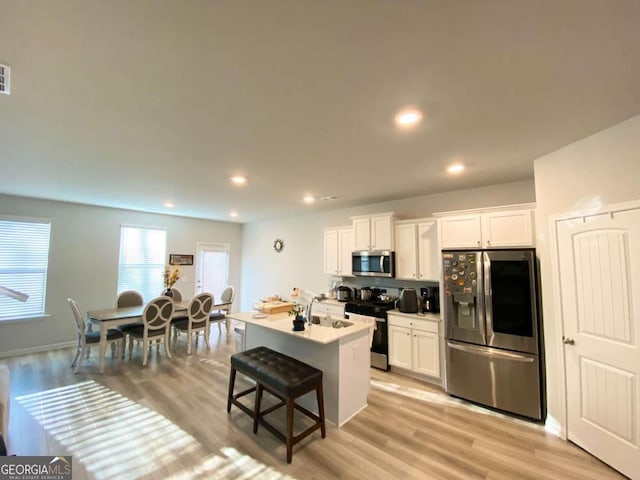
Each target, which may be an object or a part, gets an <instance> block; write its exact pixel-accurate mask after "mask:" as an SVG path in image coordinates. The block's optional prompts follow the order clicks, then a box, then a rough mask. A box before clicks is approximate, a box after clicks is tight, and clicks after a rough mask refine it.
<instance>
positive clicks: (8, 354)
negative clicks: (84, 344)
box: [0, 341, 97, 358]
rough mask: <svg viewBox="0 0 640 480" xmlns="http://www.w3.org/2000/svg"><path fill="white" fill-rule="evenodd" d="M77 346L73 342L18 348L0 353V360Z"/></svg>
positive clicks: (76, 343) (75, 342)
mask: <svg viewBox="0 0 640 480" xmlns="http://www.w3.org/2000/svg"><path fill="white" fill-rule="evenodd" d="M77 345H78V342H77V341H73V342H63V343H54V344H51V345H40V346H38V347H29V348H20V349H18V350H6V351H4V352H0V358H7V357H17V356H19V355H27V354H30V353H39V352H48V351H50V350H59V349H61V348H69V347H75V346H77ZM96 346H97V345H96ZM69 358H71V357H69Z"/></svg>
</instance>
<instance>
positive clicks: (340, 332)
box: [229, 312, 371, 344]
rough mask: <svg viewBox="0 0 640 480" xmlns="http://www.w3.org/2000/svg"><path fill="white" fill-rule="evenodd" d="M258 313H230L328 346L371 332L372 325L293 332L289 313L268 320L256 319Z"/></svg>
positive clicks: (236, 317)
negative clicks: (346, 338)
mask: <svg viewBox="0 0 640 480" xmlns="http://www.w3.org/2000/svg"><path fill="white" fill-rule="evenodd" d="M256 313H257V312H239V313H230V314H229V317H231V318H233V319H235V320H239V321H241V322H245V323H248V324H252V325H258V326H261V327H264V328H268V329H270V330H276V331H278V332H281V333H284V334H287V335H291V336H294V337H297V338H301V339H304V340H309V341H311V342H315V343H321V344H327V343H331V342H335V341H338V340H340V339H341V338H345V337H348V336H350V335H352V334H354V333H357V332H362V331H363V330H369V329H370V328H371V325H369V324H366V323H360V322H354V323H353V325H350V326H348V327H344V328H333V327H325V326H322V325H311V326H309V325H308V324H306V325H305V329H304V330H303V331H301V332H294V331H293V317H291V316H289V314H288V313H277V314H275V315H268V316H267V317H266V318H255V317H254V315H256Z"/></svg>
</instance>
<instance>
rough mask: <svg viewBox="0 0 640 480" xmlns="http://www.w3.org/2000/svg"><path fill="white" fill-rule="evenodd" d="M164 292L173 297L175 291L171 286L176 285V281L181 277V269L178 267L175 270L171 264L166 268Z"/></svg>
mask: <svg viewBox="0 0 640 480" xmlns="http://www.w3.org/2000/svg"><path fill="white" fill-rule="evenodd" d="M163 277H164V289H165V290H164V294H165V295H166V296H167V297H173V292H172V291H171V287H173V286H174V285H175V283H176V282H177V281H178V280H179V279H180V269H179V268H178V267H176V268H174V269H173V271H172V270H171V268H170V267H169V266H166V267H165V268H164V273H163Z"/></svg>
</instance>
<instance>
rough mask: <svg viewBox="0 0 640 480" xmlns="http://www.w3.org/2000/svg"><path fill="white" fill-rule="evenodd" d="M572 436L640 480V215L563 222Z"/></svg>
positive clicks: (562, 282)
mask: <svg viewBox="0 0 640 480" xmlns="http://www.w3.org/2000/svg"><path fill="white" fill-rule="evenodd" d="M557 240H558V266H559V275H560V293H561V295H560V302H561V303H562V317H563V319H562V320H563V328H564V330H563V332H564V339H563V341H564V347H565V362H566V386H567V433H568V437H569V439H570V440H571V441H573V442H575V443H577V444H578V445H580V446H581V447H583V448H584V449H586V450H587V451H589V452H591V453H592V454H593V455H595V456H596V457H598V458H600V459H602V460H603V461H604V462H606V463H608V464H609V465H611V466H612V467H614V468H616V469H617V470H619V471H620V472H622V473H624V474H625V475H627V476H629V477H631V478H635V479H640V448H639V441H638V435H639V430H640V412H639V405H640V386H639V382H638V376H639V375H638V374H639V373H640V348H639V344H640V333H639V332H640V321H639V317H640V310H639V305H640V209H638V208H636V209H632V210H628V209H627V210H620V211H610V212H607V213H604V214H597V215H587V216H584V217H581V218H578V219H569V220H562V221H559V222H558V223H557Z"/></svg>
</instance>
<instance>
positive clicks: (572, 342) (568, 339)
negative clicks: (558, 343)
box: [562, 337, 576, 345]
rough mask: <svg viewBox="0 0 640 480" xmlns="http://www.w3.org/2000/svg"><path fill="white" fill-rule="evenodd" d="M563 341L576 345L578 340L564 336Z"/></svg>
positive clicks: (566, 343)
mask: <svg viewBox="0 0 640 480" xmlns="http://www.w3.org/2000/svg"><path fill="white" fill-rule="evenodd" d="M562 343H564V344H565V345H575V343H576V341H575V340H574V339H573V338H567V337H562Z"/></svg>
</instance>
